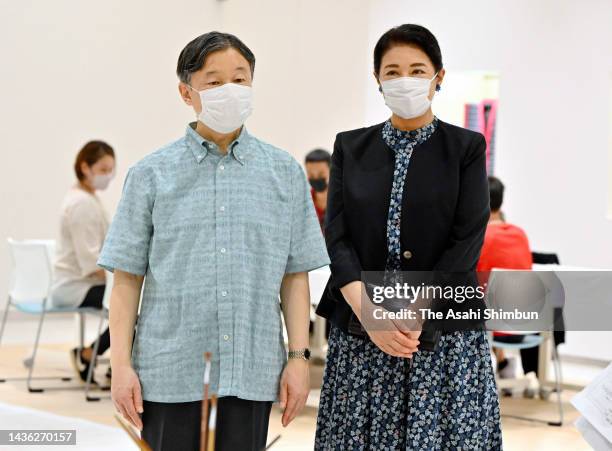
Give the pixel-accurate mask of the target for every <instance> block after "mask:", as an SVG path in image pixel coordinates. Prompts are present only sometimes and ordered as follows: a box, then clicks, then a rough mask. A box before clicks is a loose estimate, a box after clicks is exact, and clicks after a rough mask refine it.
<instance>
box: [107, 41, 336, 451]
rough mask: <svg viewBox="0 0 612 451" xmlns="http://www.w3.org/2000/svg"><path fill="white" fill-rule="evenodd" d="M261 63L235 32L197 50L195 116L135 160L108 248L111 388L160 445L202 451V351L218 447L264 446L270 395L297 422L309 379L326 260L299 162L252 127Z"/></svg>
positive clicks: (182, 66) (192, 48) (192, 87)
mask: <svg viewBox="0 0 612 451" xmlns="http://www.w3.org/2000/svg"><path fill="white" fill-rule="evenodd" d="M254 69H255V56H254V55H253V53H252V52H251V50H250V49H249V48H248V47H247V46H246V45H245V44H244V43H243V42H242V41H241V40H240V39H238V38H237V37H236V36H234V35H231V34H227V33H221V32H216V31H213V32H210V33H205V34H203V35H201V36H199V37H197V38H195V39H194V40H192V41H191V42H189V43H188V44H187V45H186V46H185V48H184V49H183V50H182V51H181V53H180V56H179V58H178V63H177V70H176V73H177V75H178V78H179V86H178V88H179V92H180V95H181V98H182V99H183V101H184V102H185V104H187V105H188V106H190V107H191V108H193V110H194V111H195V113H196V115H197V121H195V122H192V123H190V124H189V125H187V127H186V131H185V134H184V135H183V136H182V137H181V138H179V139H178V140H176V141H174V142H172V143H170V144H168V145H166V146H164V147H162V148H161V149H159V150H157V151H155V152H153V153H151V154H150V155H148V156H146V157H145V158H144V159H142V160H141V161H139V162H138V163H136V164H135V165H134V166H132V167H131V168H130V169H129V171H128V174H127V176H126V179H125V182H124V186H123V193H122V196H121V201H120V202H119V206H118V208H117V212H116V214H115V217H114V219H113V222H112V224H111V226H110V230H109V233H108V236H107V239H106V241H105V243H104V247H103V249H102V253H101V255H100V259H99V260H98V264H99V265H100V266H102V267H104V268H106V269H108V270H109V271H114V273H115V279H114V280H115V283H114V286H113V291H112V293H111V301H110V303H111V308H110V333H111V338H112V343H113V353H112V356H111V364H112V367H113V379H112V387H111V394H112V399H113V402H114V405H115V407H116V408H117V410H118V411H119V412H120V413H121V414H122V415H123V416H124V417H125V418H126V419H128V420H129V421H130V422H131V423H132V424H133V425H134V426H136V427H137V428H138V429H141V431H142V437H143V438H144V440H145V441H146V442H147V443H148V444H149V445H150V446H151V447H152V448H153V449H155V450H176V449H181V450H186V451H195V450H199V449H200V426H201V415H202V399H203V384H202V380H203V376H204V371H205V364H204V358H203V356H204V353H205V352H210V353H212V368H211V372H210V393H211V394H216V395H217V396H218V397H219V400H218V409H217V415H216V418H217V424H216V433H215V449H216V450H218V451H229V450H231V451H234V450H257V451H259V450H261V449H263V448H264V447H265V445H266V437H267V432H268V421H269V415H270V409H271V405H272V402H273V401H275V400H277V399H279V400H280V405H281V408H282V409H283V415H282V424H283V426H286V425H287V424H289V423H290V422H291V421H292V420H293V418H294V417H295V416H296V415H297V413H298V412H299V411H300V410H301V408H302V407H303V406H304V404H305V402H306V398H307V396H308V393H309V390H310V386H309V380H308V378H309V371H308V359H309V356H310V351H309V349H308V322H309V321H308V320H309V308H310V294H309V287H308V271H310V270H313V269H316V268H318V267H321V266H325V265H327V264H328V263H329V259H328V256H327V252H326V249H325V244H324V240H323V236H322V234H321V231H320V228H319V225H318V223H317V220H316V216H315V212H314V207H313V204H312V199H311V197H310V190H309V188H308V182H307V180H306V177H305V175H304V171H303V170H302V167H301V166H300V164H299V163H298V162H297V161H296V160H295V159H294V158H293V157H292V156H291V155H290V154H289V153H287V152H285V151H284V150H281V149H279V148H276V147H274V146H272V145H270V144H267V143H265V142H263V141H261V140H259V139H258V138H256V137H255V136H253V135H251V134H250V133H249V132H248V131H247V129H246V127H245V126H244V123H245V121H246V119H247V118H248V117H249V115H250V114H251V111H252V102H251V101H252V91H253V88H252V84H253V74H254ZM270 120H274V118H270ZM145 276H146V277H145ZM143 281H144V289H143V291H142V301H140V293H141V288H142V287H143ZM279 295H280V300H281V302H280V303H279V301H278V300H279ZM139 301H140V302H139ZM139 303H140V316H139V319H138V327H137V329H136V336H135V339H134V342H133V343H132V331H133V328H134V325H135V320H136V314H137V312H138V307H139ZM281 313H282V315H283V316H284V319H285V324H286V326H287V336H288V342H289V343H288V345H289V354H288V357H289V359H288V362H287V354H286V352H285V347H284V342H283V333H282V327H283V325H282V321H281Z"/></svg>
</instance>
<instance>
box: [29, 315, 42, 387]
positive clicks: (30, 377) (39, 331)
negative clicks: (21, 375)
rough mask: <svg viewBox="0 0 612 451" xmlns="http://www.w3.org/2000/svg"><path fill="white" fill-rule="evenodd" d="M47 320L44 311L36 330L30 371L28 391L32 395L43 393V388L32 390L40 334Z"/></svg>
mask: <svg viewBox="0 0 612 451" xmlns="http://www.w3.org/2000/svg"><path fill="white" fill-rule="evenodd" d="M44 320H45V310H44V309H43V311H42V313H41V314H40V320H39V321H38V329H37V330H36V339H35V340H34V350H33V351H32V364H31V365H30V369H29V371H28V391H29V392H30V393H42V392H43V391H44V390H43V389H42V388H32V373H33V372H34V362H35V361H36V351H38V344H39V343H40V333H41V331H42V325H43V321H44Z"/></svg>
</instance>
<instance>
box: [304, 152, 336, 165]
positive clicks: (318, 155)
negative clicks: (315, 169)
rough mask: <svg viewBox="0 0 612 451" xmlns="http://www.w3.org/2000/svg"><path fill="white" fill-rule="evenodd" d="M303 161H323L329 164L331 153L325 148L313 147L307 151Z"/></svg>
mask: <svg viewBox="0 0 612 451" xmlns="http://www.w3.org/2000/svg"><path fill="white" fill-rule="evenodd" d="M305 161H306V163H318V162H321V161H324V162H325V163H327V164H328V165H329V164H331V155H330V153H329V152H328V151H327V150H325V149H314V150H311V151H310V152H308V154H307V155H306V159H305Z"/></svg>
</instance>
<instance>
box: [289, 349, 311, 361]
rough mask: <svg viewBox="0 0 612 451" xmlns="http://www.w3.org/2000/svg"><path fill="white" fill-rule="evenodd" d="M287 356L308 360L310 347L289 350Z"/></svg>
mask: <svg viewBox="0 0 612 451" xmlns="http://www.w3.org/2000/svg"><path fill="white" fill-rule="evenodd" d="M289 358H290V359H304V360H310V349H308V348H304V349H298V350H296V351H289Z"/></svg>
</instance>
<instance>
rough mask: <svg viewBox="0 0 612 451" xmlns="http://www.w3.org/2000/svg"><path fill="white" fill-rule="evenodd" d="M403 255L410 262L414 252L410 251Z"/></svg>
mask: <svg viewBox="0 0 612 451" xmlns="http://www.w3.org/2000/svg"><path fill="white" fill-rule="evenodd" d="M402 255H403V256H404V258H405V259H406V260H410V259H411V258H412V252H410V251H404V253H403V254H402Z"/></svg>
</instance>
